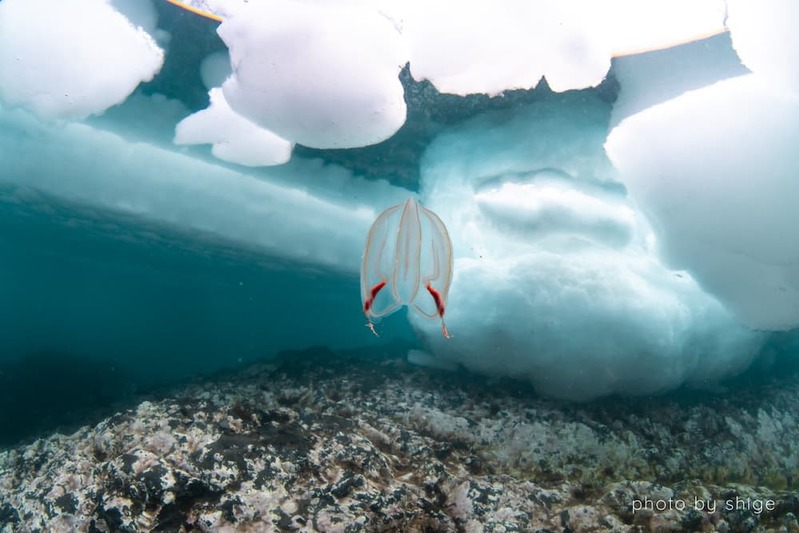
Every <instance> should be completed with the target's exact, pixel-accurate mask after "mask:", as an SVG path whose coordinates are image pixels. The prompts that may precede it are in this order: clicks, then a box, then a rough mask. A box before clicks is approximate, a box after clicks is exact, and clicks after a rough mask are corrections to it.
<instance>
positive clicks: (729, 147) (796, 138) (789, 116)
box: [606, 74, 799, 329]
mask: <svg viewBox="0 0 799 533" xmlns="http://www.w3.org/2000/svg"><path fill="white" fill-rule="evenodd" d="M797 123H799V95H797V94H788V93H785V92H782V91H774V90H772V88H771V86H770V83H769V82H768V81H767V80H765V79H763V78H762V77H761V76H759V75H757V74H749V75H746V76H739V77H735V78H731V79H728V80H724V81H720V82H718V83H716V84H714V85H711V86H709V87H706V88H703V89H698V90H695V91H691V92H688V93H685V94H683V95H682V96H679V97H677V98H675V99H673V100H669V101H667V102H664V103H662V104H659V105H657V106H655V107H652V108H649V109H647V110H645V111H642V112H641V113H639V114H637V115H633V116H632V117H630V118H628V119H626V120H625V121H623V122H622V123H621V124H620V125H619V126H618V127H617V128H616V129H614V130H613V131H612V132H611V134H610V136H609V137H608V141H607V145H606V147H607V150H608V154H609V155H610V157H611V159H612V160H613V162H614V164H615V165H616V166H617V167H618V168H619V170H620V171H621V173H622V175H623V176H624V181H625V183H626V184H627V186H628V187H629V189H630V193H631V194H632V196H633V197H634V198H636V200H638V202H640V204H641V205H642V207H643V208H644V209H645V210H646V212H647V213H648V214H649V215H650V216H651V217H652V219H653V220H654V225H655V226H656V227H657V228H658V237H659V243H660V247H661V249H662V252H663V253H664V255H665V257H666V258H667V259H668V262H669V264H670V265H673V266H674V267H676V268H685V269H688V270H690V271H691V272H693V273H694V275H695V276H696V277H697V278H698V279H699V280H700V282H701V283H702V284H703V286H704V287H706V288H707V289H708V290H709V291H711V292H712V293H713V294H715V295H717V296H718V297H719V298H720V299H721V300H722V301H724V302H725V303H727V304H728V305H729V306H730V308H731V309H733V310H734V311H735V312H736V313H737V315H738V316H739V318H741V319H742V320H743V321H744V322H745V323H746V324H748V325H750V326H752V327H754V328H762V329H790V328H792V327H795V326H796V325H797V324H799V238H796V235H795V228H797V227H799V210H797V208H796V206H797V204H799V181H798V180H797V178H796V176H797V168H799V152H797V150H796V147H797V145H798V144H797V143H799V129H797V127H796V125H797ZM683 124H690V127H680V125H683Z"/></svg>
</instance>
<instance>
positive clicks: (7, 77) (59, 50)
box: [0, 0, 164, 120]
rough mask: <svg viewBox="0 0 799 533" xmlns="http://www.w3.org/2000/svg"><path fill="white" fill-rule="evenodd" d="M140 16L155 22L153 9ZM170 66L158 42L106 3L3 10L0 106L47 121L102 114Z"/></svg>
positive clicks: (24, 2) (6, 5)
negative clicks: (163, 66)
mask: <svg viewBox="0 0 799 533" xmlns="http://www.w3.org/2000/svg"><path fill="white" fill-rule="evenodd" d="M125 3H126V2H123V1H121V0H120V1H118V2H117V4H120V5H122V4H125ZM144 3H145V4H147V3H149V2H144ZM134 11H135V13H136V17H135V18H136V19H137V20H139V21H140V22H141V24H145V25H152V24H153V23H154V21H153V19H152V16H151V15H150V14H149V12H148V11H147V10H146V8H140V9H135V10H134ZM163 59H164V53H163V51H162V50H161V48H160V47H159V46H158V44H157V43H156V42H155V40H154V39H153V37H152V36H151V35H150V34H149V33H147V31H145V29H144V28H143V27H142V26H135V25H134V24H133V23H131V22H130V21H129V20H128V19H127V18H126V17H125V16H123V15H122V14H120V13H119V12H118V11H116V10H115V9H114V8H113V7H112V6H111V5H110V4H109V2H107V1H106V0H64V1H59V2H49V1H47V0H4V1H3V2H2V3H0V101H2V102H4V103H5V104H6V105H10V106H22V107H24V108H26V109H29V110H31V111H33V112H34V113H36V114H37V115H38V116H40V117H42V118H43V119H47V120H59V119H81V118H85V117H87V116H89V115H93V114H100V113H102V112H103V111H105V110H106V109H107V108H108V107H110V106H112V105H114V104H118V103H120V102H122V101H124V100H125V98H127V97H128V96H130V94H131V93H132V92H133V90H134V89H135V88H136V86H137V85H138V84H139V83H140V82H142V81H148V80H150V79H152V78H153V76H154V75H155V74H156V72H158V70H159V69H160V68H161V64H162V63H163Z"/></svg>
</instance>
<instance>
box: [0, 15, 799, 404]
mask: <svg viewBox="0 0 799 533" xmlns="http://www.w3.org/2000/svg"><path fill="white" fill-rule="evenodd" d="M44 4H45V2H43V0H3V1H2V2H0V165H2V167H1V168H0V170H1V172H0V199H2V200H3V201H4V202H6V203H7V204H14V205H24V204H25V203H26V202H28V201H29V198H31V197H33V196H35V195H37V194H41V195H45V196H47V197H48V198H51V199H54V200H53V201H61V202H64V203H66V204H70V205H72V204H74V205H80V206H83V208H85V209H88V210H91V211H94V212H97V213H113V214H115V215H119V216H123V217H129V218H130V219H132V220H139V221H143V222H146V223H148V224H154V225H156V226H157V227H164V228H170V229H172V230H174V231H175V232H177V233H178V234H180V235H184V236H186V238H187V239H193V240H195V241H197V242H200V243H204V242H207V243H211V242H214V243H216V242H219V241H221V242H224V243H226V245H228V246H231V247H234V248H237V249H241V250H247V251H248V252H253V253H256V254H260V256H263V257H267V258H269V259H270V260H272V261H274V262H276V263H280V264H282V265H289V266H290V268H289V271H291V268H294V267H296V268H297V269H298V272H299V268H300V267H303V268H306V269H307V268H311V269H317V270H318V271H324V272H327V273H332V274H331V275H334V276H340V280H341V283H342V284H346V283H351V284H352V300H351V301H350V300H346V298H339V299H335V300H334V299H327V300H326V299H325V298H324V296H321V297H320V298H310V296H309V295H314V291H315V290H316V287H317V285H316V281H315V280H314V278H305V277H301V276H302V274H299V273H297V274H296V276H297V279H298V280H300V281H298V282H297V283H296V286H297V287H298V288H297V289H292V290H293V291H303V292H302V294H301V295H300V294H296V292H290V293H286V294H280V295H279V296H278V297H275V298H273V299H272V300H270V301H269V303H268V304H265V305H267V306H268V307H267V308H268V309H269V312H271V313H273V314H277V313H288V315H286V316H283V315H281V321H280V324H281V326H280V327H281V331H282V332H283V333H285V332H286V331H290V332H293V333H294V334H295V335H294V338H307V339H309V341H310V340H312V341H313V342H315V343H326V342H327V343H330V344H331V345H333V344H335V342H339V341H340V337H341V335H340V334H339V333H336V331H334V330H338V331H342V329H341V327H340V325H341V323H342V320H343V318H342V317H346V316H347V315H346V313H350V312H351V313H352V316H353V322H354V323H355V322H358V321H363V322H365V320H364V319H363V317H362V316H359V315H360V311H359V308H358V294H357V293H358V291H357V279H356V275H357V271H358V265H359V263H360V258H361V254H362V251H363V246H364V242H365V238H366V234H367V231H368V228H369V225H370V224H371V222H372V221H373V220H374V218H375V217H376V216H377V214H378V213H379V212H381V211H382V210H383V209H385V208H386V207H389V206H391V205H396V204H398V203H401V202H402V201H404V200H405V199H407V197H408V196H410V195H417V196H418V197H419V199H420V201H421V202H422V203H423V204H424V205H425V206H426V207H427V208H429V209H432V210H433V211H435V212H436V213H437V214H438V215H439V216H440V217H441V218H442V220H443V221H444V222H445V224H446V225H447V226H448V228H449V233H450V236H451V237H452V240H453V245H454V255H455V274H454V280H453V285H452V288H451V290H450V300H449V302H448V307H447V312H446V317H445V318H446V320H447V325H448V328H449V331H450V333H452V335H453V338H452V339H444V338H443V337H442V336H441V331H440V325H439V323H438V322H436V321H425V320H423V319H419V318H415V317H411V318H410V320H411V321H412V325H413V327H414V331H415V334H416V335H418V338H419V339H420V340H421V343H422V344H423V346H424V347H425V351H420V350H415V351H413V352H412V354H411V360H412V361H414V362H417V363H420V364H427V365H431V366H438V367H441V368H454V367H457V366H458V365H463V366H465V367H467V368H469V369H471V370H473V371H476V372H481V373H486V374H490V375H496V376H515V377H521V378H524V379H528V380H530V381H531V382H532V383H534V385H535V386H536V387H537V389H538V390H540V391H541V392H542V393H545V394H548V395H551V396H557V397H562V398H568V399H575V400H587V399H591V398H596V397H600V396H604V395H608V394H614V393H622V394H650V393H657V392H661V391H664V390H668V389H672V388H675V387H678V386H680V385H684V384H690V385H704V384H708V383H710V382H715V381H718V380H720V379H723V378H725V377H728V376H731V375H733V374H735V373H736V372H739V371H741V370H742V369H744V368H746V367H747V365H749V364H750V363H751V361H752V360H753V358H754V357H755V356H756V354H757V353H758V350H759V349H760V348H761V346H762V344H763V343H764V342H765V340H766V339H767V333H764V332H763V331H758V330H786V329H790V328H795V327H797V325H799V266H798V265H799V239H797V238H796V235H795V231H794V228H796V227H797V224H798V223H799V219H797V215H796V213H797V210H796V205H797V203H799V182H797V178H796V175H797V169H798V168H799V157H797V155H796V153H797V152H796V148H795V147H796V146H797V145H799V129H798V128H797V126H796V125H797V124H799V97H798V96H797V86H796V83H795V81H796V79H797V78H796V72H797V70H796V69H797V66H796V65H799V62H797V61H794V58H795V57H796V55H797V53H798V52H797V46H796V44H795V41H794V40H792V39H794V37H793V34H792V33H791V32H790V28H791V25H790V24H788V23H787V22H785V21H795V18H796V15H795V11H794V8H793V7H792V5H791V4H790V3H784V2H783V3H780V2H777V1H776V0H769V1H768V2H764V3H762V4H758V6H759V7H754V6H750V5H748V4H744V3H737V2H732V1H730V2H729V13H728V15H729V26H730V30H731V33H730V34H729V37H727V36H725V35H720V36H717V37H715V38H713V39H710V40H706V41H702V42H699V43H693V44H689V45H685V46H684V47H678V48H674V47H672V48H668V47H669V46H671V45H673V44H675V43H676V42H680V41H683V40H690V39H691V38H692V37H695V36H697V35H704V34H713V33H716V32H717V31H718V30H719V29H722V28H723V24H724V20H725V19H724V16H725V10H724V7H725V5H724V4H723V3H721V2H719V1H696V2H653V3H652V5H651V6H650V7H652V10H642V9H638V7H640V6H637V5H636V4H634V3H632V2H628V1H621V0H617V1H614V2H609V3H608V4H607V5H606V8H605V9H603V10H597V9H596V7H595V5H594V4H591V3H581V2H576V1H569V2H542V3H540V4H536V5H537V7H536V9H533V7H532V4H530V3H529V2H518V1H516V0H506V2H504V4H503V5H504V6H505V7H507V8H508V9H507V10H505V11H502V10H496V9H488V8H487V7H485V6H483V7H481V6H480V5H478V4H468V5H465V4H458V8H457V9H458V10H459V12H460V13H461V14H462V15H463V17H462V18H460V19H457V20H455V19H450V18H446V16H445V15H446V14H447V13H451V12H452V10H453V9H455V8H453V7H452V6H453V4H452V3H451V2H446V1H443V0H442V1H440V2H433V3H430V4H429V6H428V4H425V5H426V6H428V7H426V8H425V9H422V8H421V6H422V4H421V3H418V4H417V3H415V2H407V3H395V2H381V3H377V4H372V3H370V2H363V1H359V0H348V1H346V2H340V3H336V4H330V3H327V2H322V1H321V0H320V1H311V0H295V1H291V0H274V1H270V2H249V3H240V4H237V6H238V7H236V8H234V9H233V8H232V9H231V10H230V11H229V12H227V13H226V16H227V17H228V18H227V19H226V20H225V21H224V22H223V23H222V25H221V26H220V27H219V34H220V35H221V37H222V38H223V40H224V42H225V44H226V45H227V48H228V51H227V52H218V53H216V54H215V55H212V56H209V57H208V58H207V59H206V60H205V62H204V63H203V67H202V69H201V70H202V72H198V73H197V80H198V81H197V83H198V84H199V83H200V76H202V82H203V83H204V84H205V86H206V88H207V89H209V90H210V106H209V107H208V108H207V109H204V110H199V111H196V110H195V111H196V112H195V113H194V114H191V115H190V116H188V117H187V115H188V114H189V110H188V109H187V108H185V106H184V105H183V104H182V103H181V102H179V101H175V100H173V99H170V98H167V97H165V96H162V95H158V94H145V93H144V92H140V91H136V87H137V86H138V84H139V83H140V82H143V81H146V80H148V79H150V78H152V77H153V76H154V75H155V74H156V73H157V72H158V69H159V68H160V66H161V63H162V61H163V54H164V52H162V50H161V48H160V47H159V44H158V43H159V42H164V43H166V42H168V41H169V36H167V35H163V34H162V33H161V30H159V29H158V27H157V24H158V22H157V20H156V19H155V18H154V17H153V12H152V10H150V9H148V7H147V5H151V4H149V2H144V3H140V4H135V5H129V4H125V2H122V1H121V0H120V1H115V2H106V1H104V0H80V1H79V0H68V1H64V2H57V3H51V2H47V3H46V4H47V10H44V11H43V12H44V13H45V14H44V15H43V14H42V13H43V12H42V11H41V10H42V9H44V7H43V6H44ZM78 4H80V9H77V8H76V6H77V5H78ZM115 8H119V10H120V11H121V12H120V11H117V10H115ZM78 11H80V13H81V16H76V15H75V14H76V13H77V12H78ZM122 13H124V15H123V14H122ZM653 13H654V14H655V15H653ZM424 14H427V15H428V18H425V17H424V16H422V15H424ZM625 14H626V15H628V17H626V18H625V16H624V15H625ZM749 14H751V16H750V15H749ZM126 17H129V18H126ZM60 21H69V22H70V23H69V24H61V23H59V22H60ZM442 28H443V29H442ZM528 30H529V31H528ZM532 30H535V31H532ZM47 32H51V33H49V34H48V35H49V37H48V39H41V38H38V37H37V36H39V35H41V33H47ZM447 32H450V33H447ZM772 32H773V35H771V33H772ZM443 35H449V36H450V37H451V39H449V40H447V39H442V36H443ZM469 35H478V36H480V39H474V40H473V41H470V40H469V38H468V36H469ZM475 42H480V43H484V44H481V45H476V44H475ZM54 43H58V44H57V45H56V44H54ZM521 44H524V45H525V46H521ZM663 47H666V48H668V49H666V50H663V51H662V52H650V53H649V54H647V55H645V56H639V57H617V58H616V59H613V60H612V61H613V64H614V70H613V72H614V75H615V76H616V81H617V82H618V83H619V86H620V92H619V97H618V99H617V100H616V101H615V103H611V102H609V101H608V100H607V99H604V100H603V99H602V98H600V96H599V95H598V94H597V92H596V91H592V90H585V91H578V90H572V89H582V88H586V87H593V86H596V85H597V84H599V83H601V82H602V80H603V79H604V77H605V76H606V75H607V72H608V68H609V67H610V65H611V57H612V56H614V55H619V54H624V53H629V52H630V51H633V50H636V49H638V48H647V49H650V48H663ZM165 49H166V50H167V53H168V51H169V47H166V46H165ZM120 57H125V58H127V60H125V61H120V60H119V58H120ZM75 58H81V61H75V60H74V59H75ZM407 63H409V64H410V72H411V74H412V75H413V76H414V77H416V78H425V79H428V80H430V81H431V82H432V83H433V84H434V85H435V86H436V87H437V89H439V90H440V91H445V92H452V93H456V94H465V93H470V92H480V93H489V94H500V93H502V92H503V91H506V90H508V89H514V88H530V87H534V86H536V85H537V84H538V83H539V80H540V79H541V78H542V77H543V78H544V79H546V81H547V83H548V84H549V86H550V87H551V88H552V89H553V90H554V91H555V92H546V91H541V95H542V96H541V98H538V99H537V100H535V101H533V102H532V103H528V104H525V105H524V106H517V107H515V108H513V109H509V110H505V111H494V112H490V113H489V112H485V113H482V114H479V115H478V116H477V117H475V118H473V119H471V120H470V121H467V122H462V123H458V124H447V125H440V126H439V127H438V130H437V134H436V137H435V139H434V140H433V141H432V142H431V143H430V144H429V145H428V146H427V147H426V149H425V152H424V155H423V157H422V160H421V165H420V168H419V175H420V181H419V190H418V191H412V190H409V189H407V188H403V187H401V186H399V185H396V184H392V183H390V182H389V181H387V180H386V179H381V178H383V177H382V176H368V177H366V178H365V177H362V176H358V175H356V174H354V173H353V172H352V171H350V170H347V169H346V168H344V167H343V166H339V165H337V164H332V163H329V162H325V161H324V160H322V159H310V158H306V157H295V158H294V159H292V160H289V158H290V155H291V149H292V146H293V145H294V144H295V143H297V144H302V145H305V146H307V147H316V148H320V149H324V148H346V147H362V146H366V145H371V144H375V143H379V142H380V141H381V140H384V139H387V138H391V137H392V135H393V134H394V132H396V131H397V130H398V129H399V128H401V127H402V125H403V124H404V122H405V120H406V103H405V95H404V94H403V87H402V84H401V83H400V81H399V78H398V75H399V73H400V70H401V69H402V68H403V67H404V66H405V65H406V64H407ZM506 67H507V68H506ZM749 71H751V73H750V72H749ZM134 91H135V92H134ZM557 91H562V92H561V93H558V92H557ZM131 94H133V96H132V97H130V98H127V97H128V96H129V95H131ZM67 95H68V96H67ZM126 98H127V100H126ZM500 98H501V97H500ZM123 101H124V102H123ZM118 104H121V105H118ZM112 106H116V107H112ZM104 112H105V115H104V116H100V117H92V118H90V119H86V117H88V116H89V115H102V114H103V113H104ZM54 120H55V121H57V123H53V121H54ZM148 128H149V129H148ZM175 129H176V131H175ZM164 131H167V133H168V134H165V133H164ZM173 131H175V133H176V135H175V136H174V141H176V142H177V143H179V144H178V145H176V144H175V143H174V142H173V137H172V135H171V133H172V132H173ZM155 132H157V133H155ZM183 143H191V144H193V143H205V144H211V145H212V146H213V147H212V149H211V150H212V152H211V154H210V155H209V154H208V152H207V150H205V149H203V148H200V149H198V148H197V147H193V146H184V145H183ZM376 148H379V147H376ZM211 155H213V156H215V157H216V159H215V158H214V157H211ZM219 159H222V160H224V161H225V163H223V162H220V161H219ZM228 163H230V164H228ZM234 163H235V164H234ZM248 165H253V166H262V165H274V166H270V167H268V168H265V169H257V170H256V169H252V168H248ZM209 246H210V244H209ZM0 271H2V270H0ZM292 275H293V274H292ZM292 287H294V285H292ZM309 301H316V302H317V303H318V302H325V303H324V305H317V307H314V308H313V309H307V308H303V307H302V305H300V303H298V302H302V304H303V305H304V304H305V303H306V302H309ZM344 309H346V312H344V311H343V310H344ZM307 315H312V316H314V317H316V318H317V320H318V321H317V322H314V323H308V322H306V320H305V318H306V316H307ZM324 317H327V318H328V320H327V321H325V320H324ZM398 320H399V321H402V319H401V318H397V317H392V318H391V319H387V320H385V321H383V322H382V323H381V324H380V326H379V327H378V331H379V332H381V331H386V330H383V329H382V328H384V327H385V328H390V327H391V325H390V322H392V321H398ZM270 321H274V318H273V317H269V316H266V317H264V323H265V324H266V325H265V327H267V326H268V324H269V323H270ZM70 323H73V322H70ZM74 323H75V324H77V321H75V322H74ZM328 324H331V325H328ZM357 326H358V328H356V329H363V336H364V337H363V343H368V342H382V341H380V340H375V339H373V337H372V336H371V334H370V333H369V331H368V330H367V329H366V328H361V326H362V322H358V323H357ZM308 331H310V334H306V332H308ZM357 342H360V339H358V341H357ZM220 364H222V363H220Z"/></svg>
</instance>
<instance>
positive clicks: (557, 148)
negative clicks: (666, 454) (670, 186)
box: [409, 97, 763, 400]
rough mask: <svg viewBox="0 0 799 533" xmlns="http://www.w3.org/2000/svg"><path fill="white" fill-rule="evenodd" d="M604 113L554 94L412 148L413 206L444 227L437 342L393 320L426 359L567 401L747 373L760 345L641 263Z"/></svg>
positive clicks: (698, 296)
mask: <svg viewBox="0 0 799 533" xmlns="http://www.w3.org/2000/svg"><path fill="white" fill-rule="evenodd" d="M564 109H569V110H570V111H569V112H564V111H563V110H564ZM609 114H610V106H608V105H607V104H605V103H603V102H601V101H599V100H598V99H591V98H582V99H579V100H578V99H577V98H576V97H572V98H569V97H565V98H560V99H558V100H555V101H553V102H551V103H541V104H533V105H531V106H530V107H529V108H528V109H522V110H517V112H516V113H515V115H513V116H507V115H497V116H494V117H491V116H487V117H482V118H480V119H478V120H475V121H474V122H473V123H472V124H468V125H465V126H463V127H462V128H459V130H457V131H450V132H448V133H447V134H442V135H441V136H439V137H438V138H437V139H436V140H435V141H434V142H433V144H432V145H431V147H430V148H429V149H428V152H427V154H426V156H425V160H424V164H423V166H422V181H423V194H422V200H423V201H424V202H425V204H426V205H427V206H428V207H429V208H431V209H433V210H435V211H436V212H438V213H439V214H440V215H441V217H442V219H443V220H445V222H447V223H449V224H453V223H454V225H455V227H457V228H460V229H459V231H457V232H452V233H453V239H454V246H455V249H456V257H457V259H456V262H455V278H454V280H453V285H452V289H451V292H450V294H451V296H450V301H449V307H448V311H447V313H446V320H447V326H448V329H449V331H450V333H451V334H452V336H453V338H451V339H444V338H442V337H441V335H440V334H439V333H438V332H437V331H436V328H435V324H429V323H428V322H426V321H424V320H422V319H418V318H416V317H413V316H411V314H409V317H410V318H411V320H412V322H413V324H414V325H415V326H416V327H417V328H419V330H420V332H423V334H424V336H425V339H426V342H427V343H428V345H429V346H430V348H431V350H432V353H433V354H434V356H435V357H436V358H439V359H441V360H442V361H444V362H448V363H451V364H456V363H457V364H462V365H464V366H465V367H467V368H469V369H472V370H475V371H479V372H482V373H487V374H491V375H498V376H502V375H511V376H516V377H522V378H525V379H529V380H530V381H531V382H532V383H533V384H534V385H535V386H536V389H537V390H539V391H541V392H544V393H545V394H548V395H551V396H556V397H562V398H569V399H578V400H587V399H591V398H595V397H597V396H603V395H607V394H612V393H618V392H623V393H630V394H648V393H655V392H659V391H662V390H667V389H670V388H674V387H676V386H679V385H681V384H685V383H697V384H698V383H702V382H703V381H704V380H707V379H708V378H709V377H712V379H718V378H719V377H720V376H724V375H729V374H731V373H734V372H736V371H740V370H742V369H744V368H746V366H747V365H748V364H749V363H750V361H751V360H752V358H753V357H754V355H755V354H756V353H757V350H758V349H759V347H760V344H761V342H762V340H763V336H762V335H760V334H758V333H755V332H752V331H750V330H748V329H746V328H744V327H742V326H741V325H740V324H738V323H737V322H736V320H735V318H734V317H733V315H732V314H731V313H730V312H729V311H728V310H727V309H725V308H724V306H723V305H721V304H720V303H719V302H718V301H717V300H716V299H715V298H713V297H712V296H709V295H708V294H707V293H705V292H704V291H703V290H702V289H701V288H700V287H699V285H698V284H697V283H696V282H695V281H694V279H693V278H692V276H691V275H690V274H689V273H687V272H684V271H676V270H671V269H669V268H666V267H665V266H664V265H662V264H661V262H660V261H659V260H658V258H657V256H656V255H655V254H654V253H653V250H652V249H651V245H650V243H651V230H650V228H649V226H648V224H647V223H646V221H645V220H644V219H643V218H642V217H641V215H640V213H637V211H636V210H635V208H634V206H633V204H631V203H630V201H629V199H628V198H626V195H625V194H624V192H623V189H619V187H618V185H619V184H618V183H617V182H615V180H614V176H613V171H612V169H610V165H609V164H608V162H607V160H606V159H605V155H604V153H603V151H602V149H601V146H602V143H603V140H604V133H603V131H602V128H601V124H603V123H605V124H606V123H607V119H608V116H609ZM603 116H604V120H603ZM553 169H557V172H555V170H553ZM481 191H483V192H481ZM485 191H489V192H485ZM492 196H493V199H492V200H491V201H490V202H489V201H488V198H490V197H492ZM415 360H418V361H425V359H424V358H420V357H419V356H418V355H417V356H415Z"/></svg>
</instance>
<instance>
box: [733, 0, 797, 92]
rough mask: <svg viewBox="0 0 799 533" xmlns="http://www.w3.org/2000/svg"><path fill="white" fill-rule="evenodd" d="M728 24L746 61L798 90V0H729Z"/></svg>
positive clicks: (773, 79)
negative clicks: (755, 0) (796, 0)
mask: <svg viewBox="0 0 799 533" xmlns="http://www.w3.org/2000/svg"><path fill="white" fill-rule="evenodd" d="M727 4H728V10H729V17H728V19H727V26H728V27H729V28H730V33H731V34H732V43H733V45H734V46H735V50H736V51H737V52H738V55H739V56H740V57H741V60H742V61H743V63H744V65H746V66H747V67H749V69H750V70H752V71H753V72H755V73H756V74H760V75H763V76H767V77H768V78H769V79H770V80H771V81H772V82H774V83H777V84H779V85H782V86H784V87H789V88H791V89H792V90H794V91H799V32H797V31H796V28H797V26H799V2H795V1H794V0H758V1H757V2H751V1H748V0H728V2H727Z"/></svg>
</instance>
